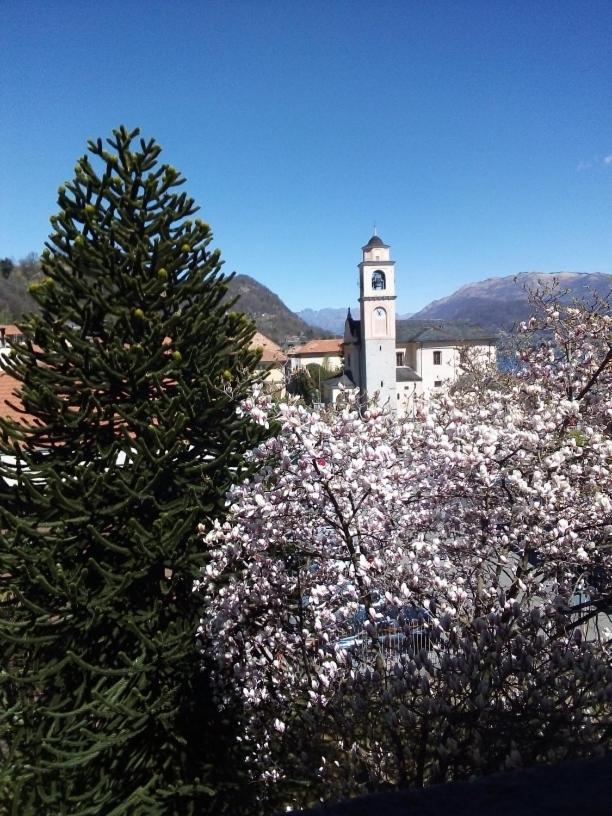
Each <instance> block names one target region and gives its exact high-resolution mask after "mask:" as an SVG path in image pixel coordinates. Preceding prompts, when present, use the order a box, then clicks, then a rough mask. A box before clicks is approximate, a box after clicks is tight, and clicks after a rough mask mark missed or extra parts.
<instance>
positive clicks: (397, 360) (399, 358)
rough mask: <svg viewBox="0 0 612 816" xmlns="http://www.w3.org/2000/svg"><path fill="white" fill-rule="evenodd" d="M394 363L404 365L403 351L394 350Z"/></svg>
mask: <svg viewBox="0 0 612 816" xmlns="http://www.w3.org/2000/svg"><path fill="white" fill-rule="evenodd" d="M395 365H396V366H403V365H404V352H403V351H396V352H395Z"/></svg>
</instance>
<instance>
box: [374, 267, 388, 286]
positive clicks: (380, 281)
mask: <svg viewBox="0 0 612 816" xmlns="http://www.w3.org/2000/svg"><path fill="white" fill-rule="evenodd" d="M386 288H387V281H386V280H385V273H384V272H382V271H381V270H380V269H377V270H376V272H372V289H374V290H382V289H386Z"/></svg>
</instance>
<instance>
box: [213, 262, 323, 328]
mask: <svg viewBox="0 0 612 816" xmlns="http://www.w3.org/2000/svg"><path fill="white" fill-rule="evenodd" d="M229 296H231V297H237V298H238V302H237V303H236V309H238V310H239V311H241V312H245V313H246V314H248V315H249V316H250V317H252V318H253V320H254V321H255V324H256V326H257V328H258V330H259V331H260V332H261V333H262V334H265V335H266V337H269V338H270V339H271V340H274V342H275V343H280V344H283V343H285V342H286V340H287V338H288V337H299V338H300V339H301V340H310V339H311V338H313V337H330V333H329V332H326V331H325V330H324V329H318V328H313V327H312V326H309V325H308V324H307V323H305V322H304V321H303V320H302V319H301V318H300V317H298V316H297V315H296V314H295V313H294V312H292V311H291V310H290V309H289V308H287V306H285V304H284V303H283V301H282V300H281V299H280V298H279V296H278V295H275V294H274V292H272V291H271V290H270V289H268V288H267V287H266V286H264V285H263V284H261V283H258V281H256V280H254V279H253V278H251V277H249V276H248V275H236V277H235V278H233V279H232V280H231V281H230V283H229Z"/></svg>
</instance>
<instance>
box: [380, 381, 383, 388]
mask: <svg viewBox="0 0 612 816" xmlns="http://www.w3.org/2000/svg"><path fill="white" fill-rule="evenodd" d="M380 387H381V388H382V387H383V381H382V380H381V381H380Z"/></svg>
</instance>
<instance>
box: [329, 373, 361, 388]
mask: <svg viewBox="0 0 612 816" xmlns="http://www.w3.org/2000/svg"><path fill="white" fill-rule="evenodd" d="M324 383H325V384H326V385H328V386H330V387H331V388H337V387H338V386H339V385H343V386H344V387H345V388H357V386H356V385H355V383H354V382H353V381H352V380H351V378H350V377H349V376H348V375H347V374H346V372H345V373H344V374H341V375H340V376H339V377H329V378H328V379H327V380H324Z"/></svg>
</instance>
